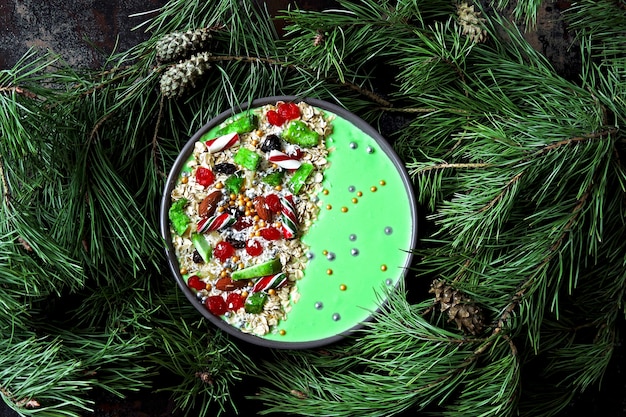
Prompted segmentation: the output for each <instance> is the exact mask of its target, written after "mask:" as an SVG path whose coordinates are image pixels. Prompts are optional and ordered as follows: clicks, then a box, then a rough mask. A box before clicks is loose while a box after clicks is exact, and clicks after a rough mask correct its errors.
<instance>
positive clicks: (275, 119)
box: [266, 110, 285, 126]
mask: <svg viewBox="0 0 626 417" xmlns="http://www.w3.org/2000/svg"><path fill="white" fill-rule="evenodd" d="M266 116H267V121H268V122H270V123H271V124H273V125H274V126H282V125H283V123H285V118H284V117H283V116H281V115H280V114H278V112H277V111H276V110H268V112H267V114H266Z"/></svg>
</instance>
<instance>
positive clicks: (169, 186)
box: [159, 95, 418, 349]
mask: <svg viewBox="0 0 626 417" xmlns="http://www.w3.org/2000/svg"><path fill="white" fill-rule="evenodd" d="M278 101H283V102H290V101H291V102H295V103H299V102H305V103H307V104H309V105H311V106H314V107H318V108H320V109H322V110H326V111H329V112H331V113H334V114H336V115H338V116H340V117H342V118H344V119H346V120H348V121H349V122H351V123H353V124H354V125H355V126H356V127H358V128H359V129H361V130H362V131H363V132H364V133H366V134H367V135H369V136H370V137H372V138H373V139H374V140H375V141H376V142H377V144H378V145H379V146H380V147H381V149H382V150H383V151H384V152H385V154H386V155H387V156H388V157H389V159H391V161H392V163H393V165H394V166H395V168H396V170H397V171H398V173H399V175H400V177H401V178H402V182H403V185H404V188H405V190H406V192H407V196H408V199H409V204H410V212H411V218H412V224H413V227H412V230H411V236H410V242H411V248H410V249H408V250H407V257H406V258H405V265H404V266H403V267H402V269H403V270H404V271H405V272H403V273H401V276H400V279H399V280H398V283H400V282H401V281H402V280H403V279H405V276H406V269H407V268H408V267H409V265H410V264H411V262H412V259H413V253H412V249H413V248H414V247H415V245H416V243H417V229H418V227H417V226H418V217H417V204H416V201H415V193H414V190H413V184H412V182H411V180H410V178H409V175H408V173H407V171H406V168H405V166H404V164H403V163H402V162H401V160H400V158H399V156H398V155H397V153H396V152H395V150H394V149H393V147H392V146H391V145H390V144H389V143H388V142H387V140H386V139H385V138H384V137H383V136H382V135H381V134H380V133H379V132H378V131H377V130H376V129H374V128H373V127H372V126H371V125H370V124H369V123H367V122H365V121H364V120H363V119H361V118H360V117H359V116H357V115H355V114H354V113H352V112H350V111H348V110H346V109H345V108H343V107H340V106H338V105H336V104H333V103H329V102H327V101H323V100H319V99H315V98H309V97H299V96H290V95H281V96H269V97H263V98H259V99H255V100H253V101H251V102H244V103H242V104H241V105H239V106H236V107H233V108H231V109H228V110H225V111H223V112H222V113H220V114H218V115H217V116H215V117H214V118H212V119H211V120H209V121H208V122H207V123H205V124H204V125H203V126H202V127H201V128H200V129H199V130H198V131H196V133H195V134H193V135H192V136H191V138H190V139H189V140H188V141H187V143H186V144H185V145H184V146H183V148H182V149H181V151H180V153H179V155H178V157H177V158H176V160H175V161H174V164H173V165H172V167H171V168H170V171H169V174H168V176H167V180H166V182H165V186H164V189H163V195H162V198H161V204H160V212H159V223H160V230H161V237H162V239H163V240H164V246H165V248H164V249H165V254H166V257H167V263H168V266H169V268H170V272H171V273H172V275H173V276H174V279H175V280H176V283H177V284H178V287H179V288H180V289H181V290H182V291H183V294H185V296H186V298H187V299H188V300H189V301H190V302H191V303H192V304H193V305H194V307H195V308H196V310H198V311H199V312H200V313H201V314H202V316H203V317H204V318H206V319H208V320H209V321H210V322H211V323H212V324H213V325H215V326H216V327H217V328H219V329H221V330H224V331H225V332H226V333H227V334H229V335H232V336H234V337H236V338H238V339H240V340H243V341H246V342H249V343H251V344H254V345H257V346H262V347H267V348H276V349H311V348H317V347H321V346H325V345H328V344H332V343H334V342H337V341H339V340H342V339H344V338H347V337H349V336H350V334H351V333H353V332H354V331H355V330H358V329H361V328H363V326H364V324H365V323H367V322H368V321H371V320H372V319H373V317H372V316H373V315H374V314H375V313H376V312H379V311H380V310H381V309H382V307H383V306H384V305H385V304H386V303H387V298H385V299H383V300H382V302H381V303H380V305H379V306H378V308H377V309H376V310H374V311H372V312H371V313H370V315H369V316H368V318H367V319H366V320H365V321H363V322H360V323H357V324H355V325H354V326H352V327H351V328H349V329H347V330H345V331H343V332H341V333H339V334H336V335H334V336H330V337H326V338H323V339H316V340H311V341H303V342H290V341H278V340H269V339H265V338H263V337H259V336H256V335H254V334H249V333H244V332H242V331H241V330H239V329H237V328H236V327H234V326H232V325H230V324H229V323H227V322H226V321H225V320H222V319H221V318H220V317H217V316H215V315H213V314H211V313H210V312H209V311H208V310H207V309H206V308H205V307H204V306H203V305H202V304H201V303H199V302H198V300H197V298H196V295H195V294H193V293H192V291H191V290H189V288H188V287H187V283H186V282H185V280H184V279H183V277H182V275H181V274H180V270H179V267H178V259H177V258H176V254H175V251H174V247H173V244H172V236H171V232H170V225H169V216H168V212H169V207H170V195H171V193H172V190H173V189H174V187H175V185H176V181H177V179H178V177H179V175H180V171H181V170H182V168H183V166H184V164H185V163H186V162H187V160H188V159H189V157H190V155H191V154H192V152H193V150H194V148H195V143H196V142H197V141H198V140H199V139H200V137H202V135H204V134H205V133H206V132H208V131H209V130H210V129H212V128H213V127H215V126H217V125H219V124H220V123H222V122H224V121H225V120H226V119H228V118H229V117H231V116H233V115H235V114H238V113H241V112H243V111H245V110H248V109H255V108H258V107H262V106H265V105H267V104H275V103H276V102H278ZM398 283H396V285H395V288H394V289H393V290H394V291H395V289H396V288H397V286H398Z"/></svg>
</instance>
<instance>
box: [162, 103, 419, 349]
mask: <svg viewBox="0 0 626 417" xmlns="http://www.w3.org/2000/svg"><path fill="white" fill-rule="evenodd" d="M333 110H335V109H333ZM339 113H341V112H340V111H337V110H335V111H330V110H329V109H328V107H324V106H316V105H314V104H309V102H308V101H306V100H305V101H296V100H277V101H273V102H268V103H266V104H263V105H260V106H258V107H250V108H248V109H246V110H244V111H241V112H239V113H237V114H234V115H230V116H229V117H228V118H226V119H225V120H223V121H222V122H221V123H218V124H215V125H214V126H211V127H210V128H209V129H208V130H206V131H205V132H203V133H202V134H201V135H196V139H195V140H193V145H192V149H191V152H190V154H189V155H188V156H186V157H185V160H184V161H183V162H184V163H183V164H182V165H180V169H179V170H178V172H176V173H173V178H171V181H172V184H171V187H170V188H171V190H170V191H169V193H168V195H167V196H164V199H165V198H167V199H168V201H167V203H168V204H167V230H166V232H167V233H165V234H166V235H167V238H168V239H169V240H170V243H171V248H172V252H173V258H174V259H175V262H174V266H175V267H176V268H177V271H175V272H176V273H177V274H178V277H179V278H180V283H183V284H184V287H186V288H185V289H186V291H188V292H189V293H190V294H192V295H193V297H190V299H191V298H193V299H194V300H195V303H196V307H197V308H198V309H201V311H202V312H203V314H204V315H205V316H207V317H209V318H211V319H214V320H219V324H220V327H222V328H224V329H226V330H227V331H229V332H230V333H233V334H235V335H239V334H241V335H245V336H242V337H243V338H246V339H247V340H249V341H252V342H253V343H254V342H255V340H257V339H258V341H259V342H260V344H265V345H268V346H277V347H288V346H295V345H298V347H300V345H301V346H302V347H306V346H310V345H316V344H317V345H319V344H323V343H326V342H330V341H332V340H336V339H337V338H338V337H341V336H342V335H345V334H346V333H347V332H349V331H350V330H351V329H353V328H356V327H359V325H360V324H361V323H362V322H364V321H366V320H368V318H369V317H370V316H371V314H372V312H373V311H375V310H377V309H378V308H379V307H380V303H381V302H382V301H381V299H382V298H381V297H382V296H383V294H384V290H385V287H393V286H395V285H396V284H397V283H398V281H399V280H400V279H402V277H403V274H404V269H405V268H406V267H407V266H408V264H409V263H410V259H411V253H410V250H411V249H412V247H413V245H414V241H415V222H416V221H415V207H414V201H413V196H412V192H411V189H410V185H409V182H408V180H407V177H406V173H405V172H404V171H403V168H402V166H401V165H400V164H399V163H398V161H397V157H395V154H393V151H391V150H390V147H389V145H388V144H386V143H385V142H384V141H381V140H380V138H378V139H377V138H376V137H374V136H373V135H372V134H371V132H367V131H365V130H364V129H363V128H361V127H357V126H356V125H355V124H354V123H353V121H351V120H348V118H346V117H344V115H342V114H339ZM348 116H349V114H348ZM359 120H360V119H359ZM171 177H172V175H171Z"/></svg>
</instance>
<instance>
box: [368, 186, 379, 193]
mask: <svg viewBox="0 0 626 417" xmlns="http://www.w3.org/2000/svg"><path fill="white" fill-rule="evenodd" d="M376 190H378V188H376V186H375V185H373V186H372V188H370V191H371V192H373V193H375V192H376Z"/></svg>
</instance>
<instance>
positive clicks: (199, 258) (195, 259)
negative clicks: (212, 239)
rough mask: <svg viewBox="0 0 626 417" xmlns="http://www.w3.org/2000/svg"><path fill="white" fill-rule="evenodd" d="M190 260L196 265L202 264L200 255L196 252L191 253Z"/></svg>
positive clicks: (202, 260)
mask: <svg viewBox="0 0 626 417" xmlns="http://www.w3.org/2000/svg"><path fill="white" fill-rule="evenodd" d="M192 259H193V261H194V262H195V263H197V264H201V263H203V262H204V259H202V255H200V253H199V252H198V251H197V250H195V251H193V258H192Z"/></svg>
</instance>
